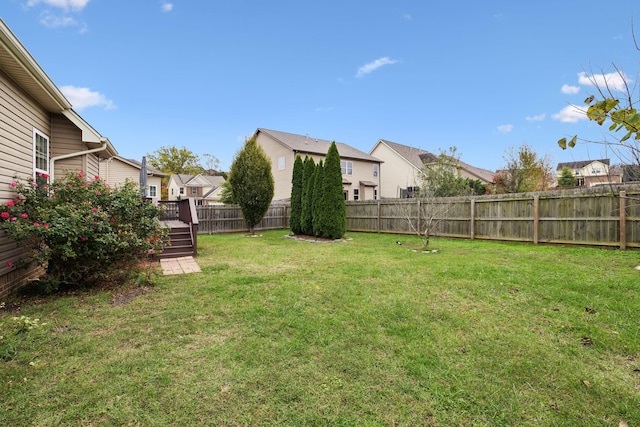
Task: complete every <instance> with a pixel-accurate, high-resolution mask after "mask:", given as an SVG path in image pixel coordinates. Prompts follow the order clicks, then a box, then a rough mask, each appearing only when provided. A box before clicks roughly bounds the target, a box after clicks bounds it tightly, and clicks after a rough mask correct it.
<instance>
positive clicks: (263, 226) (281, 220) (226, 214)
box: [196, 204, 289, 234]
mask: <svg viewBox="0 0 640 427" xmlns="http://www.w3.org/2000/svg"><path fill="white" fill-rule="evenodd" d="M196 211H197V213H198V222H199V228H198V233H200V234H216V233H236V232H243V231H248V230H249V226H247V223H246V222H245V220H244V218H243V217H242V211H241V210H240V207H239V206H238V205H214V206H198V207H197V208H196ZM285 228H289V205H288V204H273V205H271V206H270V207H269V210H268V211H267V213H266V215H265V216H264V218H262V221H260V223H259V224H257V225H256V226H255V230H256V231H261V230H278V229H285Z"/></svg>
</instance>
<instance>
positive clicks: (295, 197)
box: [289, 154, 304, 234]
mask: <svg viewBox="0 0 640 427" xmlns="http://www.w3.org/2000/svg"><path fill="white" fill-rule="evenodd" d="M303 173H304V163H303V162H302V157H300V155H299V154H298V155H296V159H295V161H294V162H293V176H292V177H291V217H290V219H289V227H290V228H291V232H292V233H293V234H301V233H302V226H301V225H300V217H301V216H302V175H303Z"/></svg>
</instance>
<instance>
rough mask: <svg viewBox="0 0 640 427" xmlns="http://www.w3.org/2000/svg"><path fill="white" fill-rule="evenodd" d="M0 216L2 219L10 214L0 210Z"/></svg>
mask: <svg viewBox="0 0 640 427" xmlns="http://www.w3.org/2000/svg"><path fill="white" fill-rule="evenodd" d="M0 216H1V217H2V219H7V218H9V216H11V215H10V214H9V212H2V213H1V214H0Z"/></svg>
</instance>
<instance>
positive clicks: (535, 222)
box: [533, 194, 540, 245]
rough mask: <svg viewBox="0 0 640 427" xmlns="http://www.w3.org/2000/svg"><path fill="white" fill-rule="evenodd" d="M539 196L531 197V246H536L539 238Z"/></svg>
mask: <svg viewBox="0 0 640 427" xmlns="http://www.w3.org/2000/svg"><path fill="white" fill-rule="evenodd" d="M539 209H540V195H539V194H536V195H534V196H533V244H534V245H537V244H538V240H539V238H540V235H539V232H540V210H539Z"/></svg>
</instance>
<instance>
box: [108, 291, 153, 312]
mask: <svg viewBox="0 0 640 427" xmlns="http://www.w3.org/2000/svg"><path fill="white" fill-rule="evenodd" d="M151 289H152V288H151V287H150V286H139V287H137V288H131V289H124V290H123V291H122V292H118V293H115V294H113V299H112V301H111V305H112V306H113V307H122V306H123V305H125V304H128V303H129V302H131V301H133V300H134V299H135V298H137V297H139V296H140V295H142V294H145V293H147V292H149V291H150V290H151Z"/></svg>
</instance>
